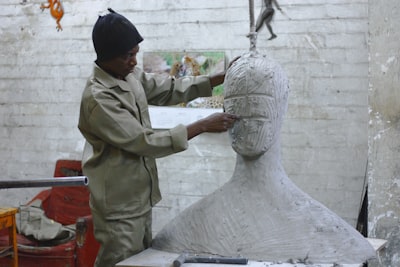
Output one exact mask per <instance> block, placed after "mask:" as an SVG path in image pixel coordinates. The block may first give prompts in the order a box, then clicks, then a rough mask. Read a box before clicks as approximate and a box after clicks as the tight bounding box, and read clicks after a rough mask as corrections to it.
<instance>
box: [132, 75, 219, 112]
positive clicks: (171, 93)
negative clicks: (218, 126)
mask: <svg viewBox="0 0 400 267" xmlns="http://www.w3.org/2000/svg"><path fill="white" fill-rule="evenodd" d="M134 75H135V77H136V79H138V80H139V81H140V82H141V83H142V85H143V88H144V91H145V93H146V97H147V101H148V103H149V104H150V105H155V106H165V105H175V104H179V103H182V102H189V101H191V100H193V99H195V98H198V97H207V96H211V94H212V89H213V88H212V86H211V83H210V78H209V77H208V76H206V75H201V76H185V77H181V78H178V79H175V78H174V77H167V78H165V76H162V75H159V74H152V73H145V72H143V71H142V70H140V69H139V68H136V69H135V72H134Z"/></svg>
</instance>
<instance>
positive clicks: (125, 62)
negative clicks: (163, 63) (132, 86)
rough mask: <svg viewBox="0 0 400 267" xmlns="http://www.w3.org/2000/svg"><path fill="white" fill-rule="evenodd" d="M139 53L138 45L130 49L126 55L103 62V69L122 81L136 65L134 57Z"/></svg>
mask: <svg viewBox="0 0 400 267" xmlns="http://www.w3.org/2000/svg"><path fill="white" fill-rule="evenodd" d="M138 52H139V45H137V46H135V47H134V48H132V49H131V50H130V51H128V52H127V53H126V54H124V55H122V56H118V57H115V58H113V59H110V60H108V61H107V62H104V64H103V67H104V68H105V70H106V71H107V72H109V73H110V74H111V75H113V76H114V77H116V78H118V79H124V78H125V77H126V76H127V75H128V74H129V73H131V72H132V71H133V70H134V68H135V66H136V65H137V59H136V56H137V54H138Z"/></svg>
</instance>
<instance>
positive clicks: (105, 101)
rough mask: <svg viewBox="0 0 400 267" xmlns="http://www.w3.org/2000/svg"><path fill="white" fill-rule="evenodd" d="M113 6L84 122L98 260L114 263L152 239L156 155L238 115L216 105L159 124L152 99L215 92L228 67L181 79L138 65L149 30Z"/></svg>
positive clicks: (98, 41)
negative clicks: (189, 118) (192, 117)
mask: <svg viewBox="0 0 400 267" xmlns="http://www.w3.org/2000/svg"><path fill="white" fill-rule="evenodd" d="M109 11H110V13H109V14H107V15H105V16H100V17H99V18H98V20H97V22H96V24H95V25H94V28H93V32H92V39H93V45H94V48H95V51H96V54H97V59H96V61H95V64H94V70H93V75H92V76H91V77H90V78H89V80H88V82H87V84H86V88H85V90H84V92H83V95H82V101H81V108H80V117H79V125H78V127H79V130H80V131H81V133H82V135H83V136H84V137H85V139H86V141H87V144H88V147H89V148H91V151H90V153H89V155H88V156H87V157H86V156H85V158H84V159H83V172H84V174H85V175H86V176H88V177H89V181H90V182H89V189H90V206H91V210H92V215H93V222H94V233H95V237H96V239H97V240H98V241H99V242H100V244H101V247H100V250H99V253H98V255H97V258H96V263H95V266H96V267H111V266H114V265H115V264H116V263H118V262H119V261H121V260H123V259H125V258H127V257H129V256H131V255H134V254H136V253H139V252H140V251H142V250H144V249H146V248H148V247H149V246H150V245H151V240H152V235H151V208H152V207H153V206H154V205H155V204H156V203H157V202H159V201H160V200H161V194H160V190H159V186H158V177H157V168H156V163H155V158H158V157H163V156H167V155H170V154H173V153H177V152H180V151H183V150H185V149H186V148H187V146H188V140H190V139H191V138H193V137H195V136H197V135H199V134H201V133H204V132H224V131H226V130H227V129H228V128H231V127H232V125H233V123H234V122H235V121H236V120H237V119H238V117H237V116H234V115H230V114H226V113H215V114H212V115H210V116H208V117H206V118H204V119H202V120H199V121H197V122H194V123H193V124H190V125H188V126H183V125H178V126H176V127H174V128H172V129H169V130H165V131H154V130H153V129H152V127H151V123H150V118H149V110H148V103H149V104H153V105H172V104H177V103H181V102H188V101H190V100H192V99H194V98H196V97H203V96H210V95H211V92H212V88H213V87H214V86H216V85H219V84H221V83H222V82H223V80H224V77H225V73H221V74H217V75H214V76H210V77H208V76H196V77H182V78H179V79H175V78H173V77H170V78H167V79H161V78H160V76H157V75H154V74H148V73H144V72H143V71H142V70H140V69H139V68H137V67H136V64H137V60H136V55H137V53H138V52H139V43H140V42H142V40H143V38H142V36H141V35H140V34H139V32H138V31H137V29H136V28H135V26H134V25H133V24H132V23H131V22H130V21H129V20H128V19H126V18H125V17H124V16H122V15H120V14H118V13H115V12H114V11H113V10H111V9H109ZM85 151H86V149H85ZM85 154H86V153H85Z"/></svg>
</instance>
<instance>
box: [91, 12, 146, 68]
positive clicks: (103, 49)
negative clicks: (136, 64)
mask: <svg viewBox="0 0 400 267" xmlns="http://www.w3.org/2000/svg"><path fill="white" fill-rule="evenodd" d="M108 11H110V13H109V14H107V15H105V16H99V18H98V19H97V21H96V24H95V25H94V27H93V32H92V40H93V45H94V50H95V51H96V54H97V61H100V62H101V61H105V60H109V59H113V58H115V57H117V56H121V55H124V54H125V53H127V52H128V51H129V50H131V49H132V48H134V47H135V46H136V45H137V44H139V43H140V42H141V41H143V38H142V36H141V35H140V34H139V32H138V31H137V29H136V27H135V26H134V25H133V24H132V23H131V22H130V21H129V20H128V19H127V18H125V17H124V16H122V15H120V14H118V13H116V12H115V11H114V10H112V9H111V8H109V9H108Z"/></svg>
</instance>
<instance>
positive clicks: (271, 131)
mask: <svg viewBox="0 0 400 267" xmlns="http://www.w3.org/2000/svg"><path fill="white" fill-rule="evenodd" d="M265 61H266V59H265V58H264V57H262V56H258V57H255V58H253V57H249V58H244V59H240V60H238V62H237V63H236V64H234V65H233V66H232V67H231V68H230V69H229V71H228V73H227V76H226V79H225V83H224V91H225V95H224V99H225V100H224V108H225V112H227V113H232V114H235V115H238V116H240V120H239V121H237V122H236V123H235V125H234V126H233V128H231V129H230V131H229V134H230V137H231V141H232V148H233V149H234V150H235V151H236V152H237V153H238V154H240V155H242V156H244V157H252V158H253V157H258V156H260V155H262V154H264V153H265V152H266V151H267V150H268V149H269V148H270V147H271V145H272V144H273V143H274V142H275V141H276V140H277V136H278V135H279V131H280V126H281V122H282V117H283V114H284V112H282V111H284V110H285V109H286V98H287V80H286V77H285V76H284V75H282V74H281V73H277V72H276V71H277V70H280V68H275V65H271V64H270V62H265ZM281 78H282V79H281ZM282 90H284V91H285V92H282ZM282 93H283V94H282ZM282 100H284V101H282ZM281 105H284V107H283V109H282V106H281Z"/></svg>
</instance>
